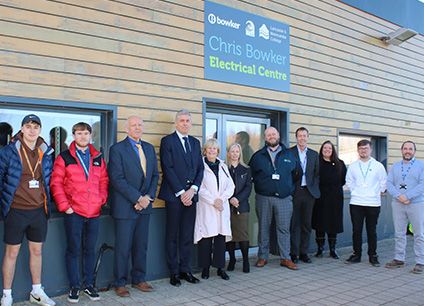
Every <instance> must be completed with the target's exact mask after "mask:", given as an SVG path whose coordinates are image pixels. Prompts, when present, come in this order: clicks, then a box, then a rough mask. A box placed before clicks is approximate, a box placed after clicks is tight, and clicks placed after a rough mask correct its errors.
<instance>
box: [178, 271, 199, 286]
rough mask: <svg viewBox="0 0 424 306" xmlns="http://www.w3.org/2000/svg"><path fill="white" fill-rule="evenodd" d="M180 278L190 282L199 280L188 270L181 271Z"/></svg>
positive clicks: (195, 282) (193, 282)
mask: <svg viewBox="0 0 424 306" xmlns="http://www.w3.org/2000/svg"><path fill="white" fill-rule="evenodd" d="M180 279H184V280H186V281H188V282H189V283H192V284H197V283H198V282H200V281H199V279H198V278H196V277H194V276H193V274H191V273H190V272H181V273H180Z"/></svg>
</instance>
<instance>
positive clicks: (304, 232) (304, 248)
mask: <svg viewBox="0 0 424 306" xmlns="http://www.w3.org/2000/svg"><path fill="white" fill-rule="evenodd" d="M308 138H309V131H308V130H307V129H306V128H305V127H300V128H298V129H297V130H296V142H297V144H296V145H295V146H294V147H292V148H291V151H292V152H293V155H294V156H295V157H296V159H297V161H298V163H299V165H300V166H301V169H299V172H300V173H302V175H301V176H299V179H298V180H297V181H296V189H295V192H294V195H293V215H292V221H291V230H290V232H291V233H290V234H291V235H290V239H291V252H290V254H291V259H292V261H293V262H294V263H297V262H298V260H299V259H300V260H301V261H303V262H305V263H311V262H312V261H311V259H310V258H309V256H308V248H309V238H310V236H311V230H312V226H311V222H312V212H313V210H314V204H315V199H318V198H319V197H320V190H319V156H318V153H317V152H316V151H314V150H312V149H310V148H308V147H307V144H308Z"/></svg>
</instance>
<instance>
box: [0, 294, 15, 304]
mask: <svg viewBox="0 0 424 306" xmlns="http://www.w3.org/2000/svg"><path fill="white" fill-rule="evenodd" d="M12 304H13V299H12V296H11V295H9V296H6V295H4V294H3V297H2V298H1V306H12Z"/></svg>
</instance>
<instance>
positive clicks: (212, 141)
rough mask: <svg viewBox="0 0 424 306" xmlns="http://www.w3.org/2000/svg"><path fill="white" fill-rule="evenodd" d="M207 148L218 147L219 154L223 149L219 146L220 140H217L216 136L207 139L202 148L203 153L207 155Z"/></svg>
mask: <svg viewBox="0 0 424 306" xmlns="http://www.w3.org/2000/svg"><path fill="white" fill-rule="evenodd" d="M207 148H218V155H219V152H221V149H220V147H219V142H218V140H216V138H209V139H208V140H206V142H205V144H204V145H203V148H202V155H206V149H207Z"/></svg>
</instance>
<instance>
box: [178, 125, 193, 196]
mask: <svg viewBox="0 0 424 306" xmlns="http://www.w3.org/2000/svg"><path fill="white" fill-rule="evenodd" d="M175 132H176V133H177V136H178V138H179V139H180V141H181V145H182V146H183V149H184V152H185V150H186V149H185V145H184V137H187V141H188V139H189V138H188V135H183V134H181V133H180V132H178V131H177V130H175ZM188 145H189V146H190V142H189V141H188ZM191 188H193V189H194V191H195V192H197V191H198V190H199V186H196V185H192V186H191ZM184 192H185V190H184V189H182V190H180V191H178V192H177V193H176V194H175V196H176V197H177V198H178V197H179V196H180V195H182V194H183V193H184Z"/></svg>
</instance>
